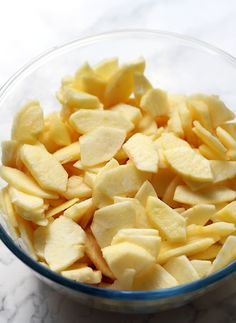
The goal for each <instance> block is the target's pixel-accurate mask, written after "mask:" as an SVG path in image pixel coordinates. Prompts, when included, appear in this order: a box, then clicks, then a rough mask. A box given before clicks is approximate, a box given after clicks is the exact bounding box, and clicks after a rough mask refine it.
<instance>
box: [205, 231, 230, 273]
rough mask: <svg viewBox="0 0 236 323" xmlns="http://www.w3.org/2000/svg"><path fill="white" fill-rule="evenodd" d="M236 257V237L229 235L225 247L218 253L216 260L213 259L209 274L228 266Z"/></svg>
mask: <svg viewBox="0 0 236 323" xmlns="http://www.w3.org/2000/svg"><path fill="white" fill-rule="evenodd" d="M235 259H236V237H235V236H229V237H228V238H227V239H226V241H225V243H224V245H223V247H222V248H221V250H220V251H219V253H218V254H217V256H216V258H215V260H214V261H213V264H212V266H211V269H210V271H209V274H210V273H214V272H216V271H218V270H220V269H221V268H223V267H225V266H227V265H228V264H230V263H231V262H232V261H234V260H235Z"/></svg>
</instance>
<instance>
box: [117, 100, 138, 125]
mask: <svg viewBox="0 0 236 323" xmlns="http://www.w3.org/2000/svg"><path fill="white" fill-rule="evenodd" d="M111 111H116V112H119V113H120V114H121V115H123V117H124V118H126V119H127V120H129V121H130V122H132V123H133V124H137V123H138V122H139V121H140V120H141V118H142V113H141V111H140V109H139V108H137V107H134V106H132V105H129V104H124V103H119V104H117V105H115V106H114V107H112V108H111Z"/></svg>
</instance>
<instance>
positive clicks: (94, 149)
mask: <svg viewBox="0 0 236 323" xmlns="http://www.w3.org/2000/svg"><path fill="white" fill-rule="evenodd" d="M125 137H126V133H125V131H124V130H121V129H116V128H110V127H98V128H97V129H95V130H93V131H91V132H89V133H87V134H85V135H83V136H81V137H80V138H79V142H80V153H81V162H82V164H83V165H85V166H93V165H97V164H100V163H102V162H105V161H108V160H110V159H111V158H112V157H113V156H114V155H115V154H116V153H117V152H118V150H119V149H120V148H121V146H122V144H123V142H124V141H125Z"/></svg>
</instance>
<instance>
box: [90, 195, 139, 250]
mask: <svg viewBox="0 0 236 323" xmlns="http://www.w3.org/2000/svg"><path fill="white" fill-rule="evenodd" d="M135 224H136V210H135V207H134V205H133V203H132V202H129V201H126V202H121V203H117V204H113V205H109V206H105V207H103V208H101V209H99V210H97V211H96V212H95V213H94V217H93V222H92V224H91V230H92V232H93V235H94V236H95V238H96V240H97V242H98V244H99V245H100V247H101V248H104V247H106V246H108V245H109V244H111V241H112V238H113V237H114V235H115V234H116V233H117V232H118V231H119V230H120V229H123V228H133V227H135Z"/></svg>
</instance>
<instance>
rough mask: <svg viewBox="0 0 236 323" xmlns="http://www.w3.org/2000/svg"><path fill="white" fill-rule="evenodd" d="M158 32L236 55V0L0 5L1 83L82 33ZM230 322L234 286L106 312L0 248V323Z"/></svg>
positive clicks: (235, 317) (26, 0) (24, 0)
mask: <svg viewBox="0 0 236 323" xmlns="http://www.w3.org/2000/svg"><path fill="white" fill-rule="evenodd" d="M125 28H149V29H160V30H169V31H174V32H179V33H183V34H188V35H190V36H193V37H196V38H199V39H202V40H205V41H207V42H209V43H211V44H214V45H216V46H218V47H220V48H221V49H223V50H225V51H228V52H229V53H231V54H232V55H235V56H236V34H235V30H236V1H235V0H225V1H222V0H198V1H197V0H135V1H127V0H100V1H95V0H94V1H93V0H67V1H55V0H51V1H48V0H41V1H30V0H21V1H14V3H13V1H4V2H1V11H0V39H1V51H0V85H1V84H3V83H4V82H5V81H6V80H7V78H8V77H9V76H10V75H11V74H12V73H14V72H15V71H16V70H17V69H18V68H19V67H21V66H22V65H23V64H25V63H26V62H27V61H28V60H29V59H31V58H32V57H34V56H36V55H37V54H38V53H40V52H43V51H45V50H46V49H48V48H50V47H53V46H55V45H58V44H61V43H63V42H66V41H68V40H71V39H75V38H78V37H81V36H85V35H91V34H94V33H100V32H103V31H109V30H116V29H125ZM111 320H112V322H114V323H116V322H123V323H125V322H138V323H139V322H142V323H144V322H145V323H152V322H175V323H208V322H214V323H234V322H236V281H235V280H233V279H231V280H230V281H229V282H228V283H227V284H224V286H223V287H222V289H221V290H220V291H218V292H217V293H215V292H213V293H211V294H208V295H207V296H205V297H202V298H201V299H199V300H196V301H195V302H194V303H192V304H189V305H187V306H184V307H182V308H179V309H176V310H172V311H168V312H163V313H159V314H153V315H143V316H142V315H139V316H135V315H121V314H114V313H105V312H100V311H97V310H93V309H90V308H87V307H84V306H82V305H79V304H75V303H73V302H72V301H70V300H68V299H66V298H65V297H64V296H62V295H58V294H56V293H55V292H54V291H53V290H51V289H50V288H49V287H47V286H46V285H44V284H43V283H41V282H40V281H39V280H38V279H37V278H36V277H35V276H34V275H33V274H32V272H30V271H29V269H28V268H26V266H25V265H24V264H22V263H21V262H20V261H19V260H18V259H16V258H15V257H14V256H13V255H12V254H11V253H10V252H9V251H8V250H7V249H6V247H5V246H4V245H3V244H2V243H0V322H1V323H41V322H43V323H54V322H57V323H76V322H86V323H92V322H96V323H99V322H110V321H111Z"/></svg>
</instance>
